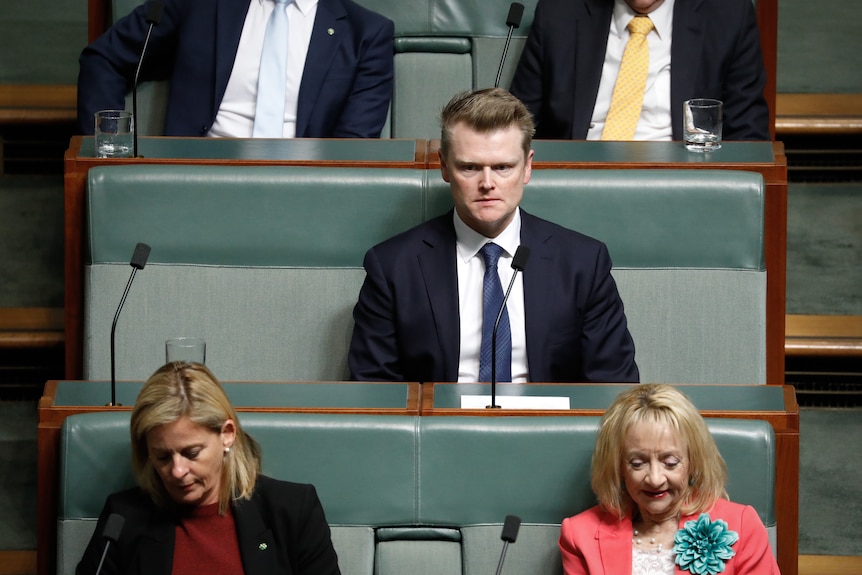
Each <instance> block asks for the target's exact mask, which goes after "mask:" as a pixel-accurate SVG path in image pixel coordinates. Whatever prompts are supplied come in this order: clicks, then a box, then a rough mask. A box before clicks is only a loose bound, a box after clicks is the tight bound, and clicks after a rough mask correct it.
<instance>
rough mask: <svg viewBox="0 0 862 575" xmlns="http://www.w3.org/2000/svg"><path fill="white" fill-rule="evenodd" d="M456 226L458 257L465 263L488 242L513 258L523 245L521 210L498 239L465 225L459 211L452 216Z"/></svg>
mask: <svg viewBox="0 0 862 575" xmlns="http://www.w3.org/2000/svg"><path fill="white" fill-rule="evenodd" d="M452 219H453V223H454V225H455V243H456V246H457V249H458V257H460V258H461V259H462V260H463V261H465V262H468V261H470V258H472V257H474V256H475V255H476V254H477V253H479V250H480V249H482V246H484V245H485V244H487V243H488V242H494V243H495V244H497V245H498V246H500V247H501V248H503V250H504V251H505V252H506V254H507V255H508V256H509V257H510V258H511V257H512V256H513V255H514V254H515V250H517V249H518V246H519V245H521V208H517V209H516V210H515V214H514V216H513V217H512V221H511V222H509V225H508V226H506V229H505V230H503V231H502V232H500V235H498V236H497V237H496V238H486V237H485V236H483V235H482V234H480V233H479V232H477V231H476V230H474V229H473V228H471V227H470V226H468V225H467V224H465V223H464V222H463V221H462V220H461V217H460V216H459V215H458V211H457V210H455V213H454V215H453V216H452Z"/></svg>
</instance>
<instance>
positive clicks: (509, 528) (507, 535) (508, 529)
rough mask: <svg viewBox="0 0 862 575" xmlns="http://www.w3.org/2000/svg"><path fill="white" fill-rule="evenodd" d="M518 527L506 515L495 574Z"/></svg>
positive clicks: (518, 523)
mask: <svg viewBox="0 0 862 575" xmlns="http://www.w3.org/2000/svg"><path fill="white" fill-rule="evenodd" d="M528 253H529V252H528ZM524 259H526V258H524ZM520 527H521V518H520V517H518V516H517V515H506V521H505V522H504V523H503V533H502V534H501V535H500V539H502V540H503V551H502V552H501V553H500V562H499V563H497V575H500V573H502V572H503V561H504V560H505V559H506V550H507V549H508V548H509V543H514V542H515V539H517V538H518V529H520Z"/></svg>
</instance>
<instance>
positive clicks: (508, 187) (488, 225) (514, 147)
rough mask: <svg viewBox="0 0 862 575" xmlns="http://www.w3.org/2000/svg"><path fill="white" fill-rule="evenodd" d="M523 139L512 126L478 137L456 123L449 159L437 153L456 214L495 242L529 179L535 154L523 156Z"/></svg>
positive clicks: (478, 135) (462, 125)
mask: <svg viewBox="0 0 862 575" xmlns="http://www.w3.org/2000/svg"><path fill="white" fill-rule="evenodd" d="M522 137H523V135H522V134H521V131H520V130H519V129H518V127H517V126H516V125H512V126H509V127H508V128H505V129H502V130H497V131H495V132H490V133H479V132H476V131H475V130H473V129H471V128H469V127H467V126H466V125H465V124H464V123H463V122H460V123H458V124H455V126H454V127H453V128H452V140H451V145H450V148H449V153H448V157H444V156H443V154H442V152H441V153H440V171H441V172H442V175H443V179H444V180H445V181H446V182H448V183H449V186H450V187H451V189H452V199H453V200H454V202H455V210H456V211H457V212H458V215H459V216H460V217H461V220H463V221H464V223H465V224H467V225H468V226H470V227H471V228H472V229H473V230H475V231H476V232H478V233H480V234H482V235H483V236H485V237H488V238H495V237H497V236H498V235H499V234H500V232H502V231H503V230H504V229H505V228H506V226H507V225H509V222H511V221H512V218H513V217H514V214H515V210H516V209H517V208H518V204H520V203H521V198H522V197H523V195H524V185H525V184H526V183H527V182H529V181H530V175H531V174H532V164H533V150H530V153H529V154H527V155H526V156H525V154H524V150H523V148H522V147H521V142H522Z"/></svg>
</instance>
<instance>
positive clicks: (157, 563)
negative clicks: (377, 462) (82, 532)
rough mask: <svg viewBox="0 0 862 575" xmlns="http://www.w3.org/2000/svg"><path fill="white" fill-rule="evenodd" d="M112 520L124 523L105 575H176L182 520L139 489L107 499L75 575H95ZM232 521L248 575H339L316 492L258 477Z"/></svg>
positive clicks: (236, 503) (235, 509)
mask: <svg viewBox="0 0 862 575" xmlns="http://www.w3.org/2000/svg"><path fill="white" fill-rule="evenodd" d="M112 513H118V514H119V515H121V516H122V517H123V518H124V519H125V522H124V523H123V529H122V531H121V532H120V538H119V540H118V541H117V542H116V543H115V544H111V546H110V548H109V551H108V554H107V556H106V557H105V563H104V565H103V566H102V571H101V572H102V574H103V575H171V568H172V565H173V558H174V540H175V533H176V526H177V520H176V518H175V516H174V514H173V513H172V512H170V511H168V510H164V509H160V508H158V507H156V505H155V504H154V503H153V502H152V500H151V499H150V498H149V496H148V495H146V494H145V493H144V492H143V491H142V490H140V489H139V488H137V487H136V488H134V489H129V490H127V491H121V492H119V493H114V494H112V495H110V496H109V497H108V500H107V502H106V503H105V507H104V509H103V510H102V513H101V515H100V516H99V522H98V524H97V525H96V530H95V531H94V533H93V537H92V539H90V543H89V545H87V550H86V551H85V552H84V557H83V558H82V559H81V562H80V563H78V567H77V569H76V575H94V574H95V572H96V568H97V567H98V565H99V560H100V559H101V557H102V552H103V551H104V549H105V540H104V538H103V537H102V533H103V530H104V528H105V522H106V521H107V519H108V516H109V515H111V514H112ZM233 513H234V522H235V523H236V530H237V538H238V540H239V549H240V554H241V555H242V565H243V569H244V570H245V572H246V573H249V574H252V573H254V574H255V575H338V574H339V573H340V572H339V569H338V557H337V556H336V554H335V549H334V548H333V546H332V540H331V537H330V532H329V525H328V524H327V523H326V517H325V515H324V513H323V507H322V506H321V504H320V499H319V498H318V497H317V492H316V491H315V489H314V487H313V486H312V485H304V484H300V483H290V482H287V481H278V480H275V479H271V478H269V477H264V476H259V478H258V482H257V485H255V488H254V493H253V494H252V497H251V499H248V500H245V499H243V500H238V501H234V502H233ZM261 544H265V545H261ZM261 547H263V548H261Z"/></svg>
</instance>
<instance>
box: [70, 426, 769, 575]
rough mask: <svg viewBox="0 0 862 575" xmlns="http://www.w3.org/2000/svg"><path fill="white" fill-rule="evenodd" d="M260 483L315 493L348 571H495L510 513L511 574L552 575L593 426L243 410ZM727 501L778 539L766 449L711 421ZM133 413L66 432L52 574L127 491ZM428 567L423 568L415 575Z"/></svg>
mask: <svg viewBox="0 0 862 575" xmlns="http://www.w3.org/2000/svg"><path fill="white" fill-rule="evenodd" d="M240 420H241V422H242V424H243V425H244V427H245V429H246V431H248V432H249V433H250V434H252V435H253V436H254V437H255V438H256V439H257V440H258V441H259V442H260V443H261V446H262V449H263V454H264V455H263V468H264V472H265V473H266V474H267V475H270V476H272V477H276V478H281V479H289V480H291V481H298V482H303V483H312V484H314V485H315V487H316V488H317V490H318V493H319V495H320V498H321V501H322V502H323V506H324V510H325V512H326V516H327V520H328V521H329V523H330V525H331V526H332V531H333V542H334V544H335V547H336V551H337V552H338V555H339V563H340V566H341V571H342V573H344V574H345V575H372V574H375V575H389V574H393V575H394V574H403V573H426V572H429V571H428V569H429V566H433V573H435V574H438V575H448V574H452V575H478V574H480V573H491V572H492V570H493V569H494V567H495V565H496V562H497V559H498V557H499V552H500V549H501V545H502V543H501V541H500V530H501V526H502V523H503V520H504V518H505V516H506V515H507V514H514V515H518V516H520V517H521V519H522V521H523V524H522V527H521V529H520V532H519V535H518V540H517V542H516V543H515V544H514V545H512V546H511V547H510V549H509V551H508V554H507V558H506V562H507V567H506V569H507V571H509V572H512V573H531V574H536V575H545V574H547V575H552V574H553V575H556V574H559V573H561V565H560V557H559V552H558V550H557V538H558V537H559V524H560V522H561V521H562V519H563V518H565V517H567V516H570V515H573V514H575V513H577V512H579V511H581V510H583V509H586V508H588V507H591V506H592V505H595V499H594V497H593V495H592V492H591V490H590V480H589V467H590V457H591V454H592V449H593V445H594V442H595V432H596V428H597V425H598V418H597V417H499V418H498V417H478V418H474V417H457V416H454V417H431V416H426V417H412V416H370V415H347V414H337V415H325V414H321V415H318V414H314V415H312V414H286V413H242V414H240ZM708 424H709V427H710V430H711V431H712V433H713V435H714V436H715V438H716V441H717V443H718V446H719V449H720V451H721V453H722V455H723V457H724V458H725V460H726V461H727V464H728V470H729V475H730V482H729V485H728V491H729V494H730V498H731V500H733V501H737V502H740V503H745V504H749V505H752V506H753V507H754V508H755V509H757V511H758V513H759V515H760V518H761V520H762V521H763V522H764V524H765V525H766V526H767V529H768V530H769V531H770V534H771V536H772V540H773V549H774V535H775V527H776V523H775V506H774V484H775V444H774V437H773V432H772V428H771V427H770V426H769V424H768V423H766V422H763V421H756V420H731V419H711V420H709V421H708ZM128 425H129V413H128V412H123V413H120V412H110V413H90V414H82V415H74V416H71V417H69V418H67V419H66V421H65V422H64V425H63V430H62V438H61V456H60V458H61V459H60V507H59V509H60V510H59V516H58V518H57V526H58V575H72V574H73V573H74V567H75V565H76V563H77V561H78V560H79V559H80V557H81V555H82V553H83V550H84V547H85V546H86V543H87V541H88V540H89V538H90V536H91V534H92V532H93V530H94V528H95V522H96V519H97V517H98V514H99V512H100V511H101V509H102V506H103V504H104V501H105V498H106V496H107V495H108V494H109V493H111V492H114V491H118V490H121V489H124V488H127V487H131V486H133V485H134V480H133V478H132V475H131V471H130V469H129V467H128V466H124V465H123V463H124V462H127V461H129V457H130V456H129V453H130V452H129V433H128ZM423 566H424V570H423Z"/></svg>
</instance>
